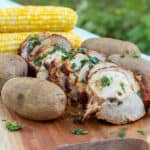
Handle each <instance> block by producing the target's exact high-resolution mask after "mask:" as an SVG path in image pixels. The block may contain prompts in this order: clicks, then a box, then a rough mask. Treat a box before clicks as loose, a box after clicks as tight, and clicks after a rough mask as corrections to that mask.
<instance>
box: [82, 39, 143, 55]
mask: <svg viewBox="0 0 150 150" xmlns="http://www.w3.org/2000/svg"><path fill="white" fill-rule="evenodd" d="M81 47H83V48H87V49H90V50H95V51H99V52H101V53H104V54H106V55H107V56H109V55H112V54H130V53H131V51H134V52H135V53H136V54H137V56H140V55H141V53H140V50H139V48H138V47H137V46H136V45H135V44H134V43H131V42H128V41H121V40H118V39H112V38H102V37H101V38H91V39H87V40H85V41H83V43H82V46H81Z"/></svg>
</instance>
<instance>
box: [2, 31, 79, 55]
mask: <svg viewBox="0 0 150 150" xmlns="http://www.w3.org/2000/svg"><path fill="white" fill-rule="evenodd" d="M36 33H38V32H36ZM48 33H49V34H58V35H62V36H64V37H66V38H67V39H68V40H69V41H70V42H71V43H72V45H73V47H74V48H75V47H80V45H81V38H80V37H79V36H78V35H77V34H75V33H74V32H73V31H70V32H48ZM34 34H35V32H22V33H1V34H0V53H11V54H17V52H18V49H19V47H20V44H21V43H22V42H23V41H24V40H25V38H26V37H27V36H29V35H34Z"/></svg>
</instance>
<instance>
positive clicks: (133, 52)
mask: <svg viewBox="0 0 150 150" xmlns="http://www.w3.org/2000/svg"><path fill="white" fill-rule="evenodd" d="M130 56H131V57H133V58H139V56H138V55H137V54H136V52H135V51H134V50H132V51H131V52H130Z"/></svg>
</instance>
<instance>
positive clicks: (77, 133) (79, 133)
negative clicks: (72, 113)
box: [71, 128, 89, 135]
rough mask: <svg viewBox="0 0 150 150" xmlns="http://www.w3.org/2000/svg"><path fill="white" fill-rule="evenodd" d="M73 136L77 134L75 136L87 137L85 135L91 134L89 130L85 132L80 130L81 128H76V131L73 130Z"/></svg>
mask: <svg viewBox="0 0 150 150" xmlns="http://www.w3.org/2000/svg"><path fill="white" fill-rule="evenodd" d="M71 133H72V134H75V135H85V134H88V133H89V132H88V131H87V130H83V129H80V128H76V129H73V130H72V131H71Z"/></svg>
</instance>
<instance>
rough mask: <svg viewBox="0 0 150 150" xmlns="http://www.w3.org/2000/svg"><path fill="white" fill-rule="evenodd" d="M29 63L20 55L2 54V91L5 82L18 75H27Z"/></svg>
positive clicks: (0, 79)
mask: <svg viewBox="0 0 150 150" xmlns="http://www.w3.org/2000/svg"><path fill="white" fill-rule="evenodd" d="M27 73H28V65H27V63H26V62H25V60H24V59H23V58H22V57H20V56H19V55H11V54H0V91H1V89H2V87H3V85H4V83H5V82H6V81H7V80H9V79H11V78H14V77H17V76H26V75H27Z"/></svg>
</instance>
